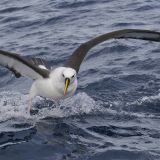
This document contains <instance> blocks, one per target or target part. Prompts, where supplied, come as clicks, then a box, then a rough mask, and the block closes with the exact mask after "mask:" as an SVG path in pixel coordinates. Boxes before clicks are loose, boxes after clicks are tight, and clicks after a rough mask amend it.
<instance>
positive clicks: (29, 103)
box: [27, 96, 32, 114]
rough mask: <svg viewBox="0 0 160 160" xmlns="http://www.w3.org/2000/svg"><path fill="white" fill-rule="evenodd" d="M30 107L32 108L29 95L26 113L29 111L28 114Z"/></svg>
mask: <svg viewBox="0 0 160 160" xmlns="http://www.w3.org/2000/svg"><path fill="white" fill-rule="evenodd" d="M31 108H32V98H30V96H29V100H28V107H27V113H29V114H30V113H31Z"/></svg>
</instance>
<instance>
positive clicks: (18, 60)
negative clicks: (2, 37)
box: [0, 50, 50, 80]
mask: <svg viewBox="0 0 160 160" xmlns="http://www.w3.org/2000/svg"><path fill="white" fill-rule="evenodd" d="M0 65H2V66H4V67H6V68H8V69H9V70H10V71H12V72H13V73H14V74H15V76H16V77H17V78H18V77H20V76H25V77H29V78H32V79H34V80H35V79H38V78H48V77H49V73H50V71H49V70H48V69H47V68H46V67H42V66H44V61H43V60H40V58H25V57H22V56H20V55H18V54H15V53H11V52H6V51H3V50H0ZM39 65H41V67H40V66H39Z"/></svg>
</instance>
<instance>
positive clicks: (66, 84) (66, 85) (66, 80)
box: [64, 78, 69, 96]
mask: <svg viewBox="0 0 160 160" xmlns="http://www.w3.org/2000/svg"><path fill="white" fill-rule="evenodd" d="M68 86H69V78H66V79H65V87H64V96H66V93H67V89H68Z"/></svg>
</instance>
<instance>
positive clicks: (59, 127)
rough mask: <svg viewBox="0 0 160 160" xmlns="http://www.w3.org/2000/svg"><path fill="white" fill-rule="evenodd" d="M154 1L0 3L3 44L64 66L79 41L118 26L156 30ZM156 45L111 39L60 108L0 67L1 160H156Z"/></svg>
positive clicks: (159, 142)
mask: <svg viewBox="0 0 160 160" xmlns="http://www.w3.org/2000/svg"><path fill="white" fill-rule="evenodd" d="M159 8H160V1H158V0H135V1H132V0H117V1H116V0H100V1H97V0H64V1H60V0H45V1H43V0H27V1H26V0H21V1H19V0H12V1H10V0H3V1H0V49H3V50H6V51H12V52H16V53H19V54H21V55H24V56H28V57H30V56H33V57H40V58H44V59H46V60H47V61H48V62H49V64H50V65H51V66H52V67H53V68H54V67H56V66H61V65H63V63H64V62H65V61H66V60H67V59H68V57H69V56H70V55H71V54H72V53H73V51H74V50H75V49H76V48H77V47H78V46H79V45H80V44H81V43H83V42H85V41H88V40H90V39H91V38H94V37H95V36H98V35H100V34H103V33H107V32H110V31H114V30H118V29H126V28H139V29H151V30H155V31H160V27H159V26H160V20H159V17H160V10H159ZM159 53H160V44H159V43H156V42H149V41H141V40H129V39H128V40H111V41H108V42H105V43H103V44H100V45H98V46H97V47H95V48H94V49H92V50H91V51H89V53H88V56H87V57H86V59H85V60H84V62H83V64H82V66H81V69H80V72H79V74H78V89H77V92H76V93H75V95H74V96H73V97H70V98H68V99H65V100H63V101H61V102H60V104H59V105H55V104H54V102H52V101H51V100H45V99H43V98H41V97H37V98H35V99H34V101H33V113H32V114H31V115H29V114H27V113H26V112H25V109H26V107H27V100H28V92H29V89H30V86H31V84H32V81H31V80H30V79H27V78H19V79H17V78H15V77H14V76H13V75H12V74H11V73H10V72H8V71H7V70H6V69H5V68H3V67H0V160H159V159H160V125H159V124H160V54H159Z"/></svg>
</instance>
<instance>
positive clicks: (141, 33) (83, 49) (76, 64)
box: [65, 29, 160, 73]
mask: <svg viewBox="0 0 160 160" xmlns="http://www.w3.org/2000/svg"><path fill="white" fill-rule="evenodd" d="M114 38H115V39H120V38H124V39H125V38H131V39H142V40H149V41H155V42H160V32H155V31H150V30H141V29H124V30H118V31H114V32H110V33H106V34H103V35H101V36H99V37H96V38H94V39H91V40H90V41H88V42H85V43H83V44H81V45H80V46H79V47H78V48H77V49H76V50H75V51H74V53H73V54H72V55H71V57H70V58H69V59H68V61H67V62H66V64H65V66H66V67H71V68H74V69H75V70H76V71H77V73H78V71H79V68H80V65H81V63H82V61H83V59H84V57H85V56H86V54H87V52H88V51H89V50H90V49H91V48H92V47H94V46H96V45H97V44H99V43H101V42H104V41H106V40H110V39H114Z"/></svg>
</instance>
